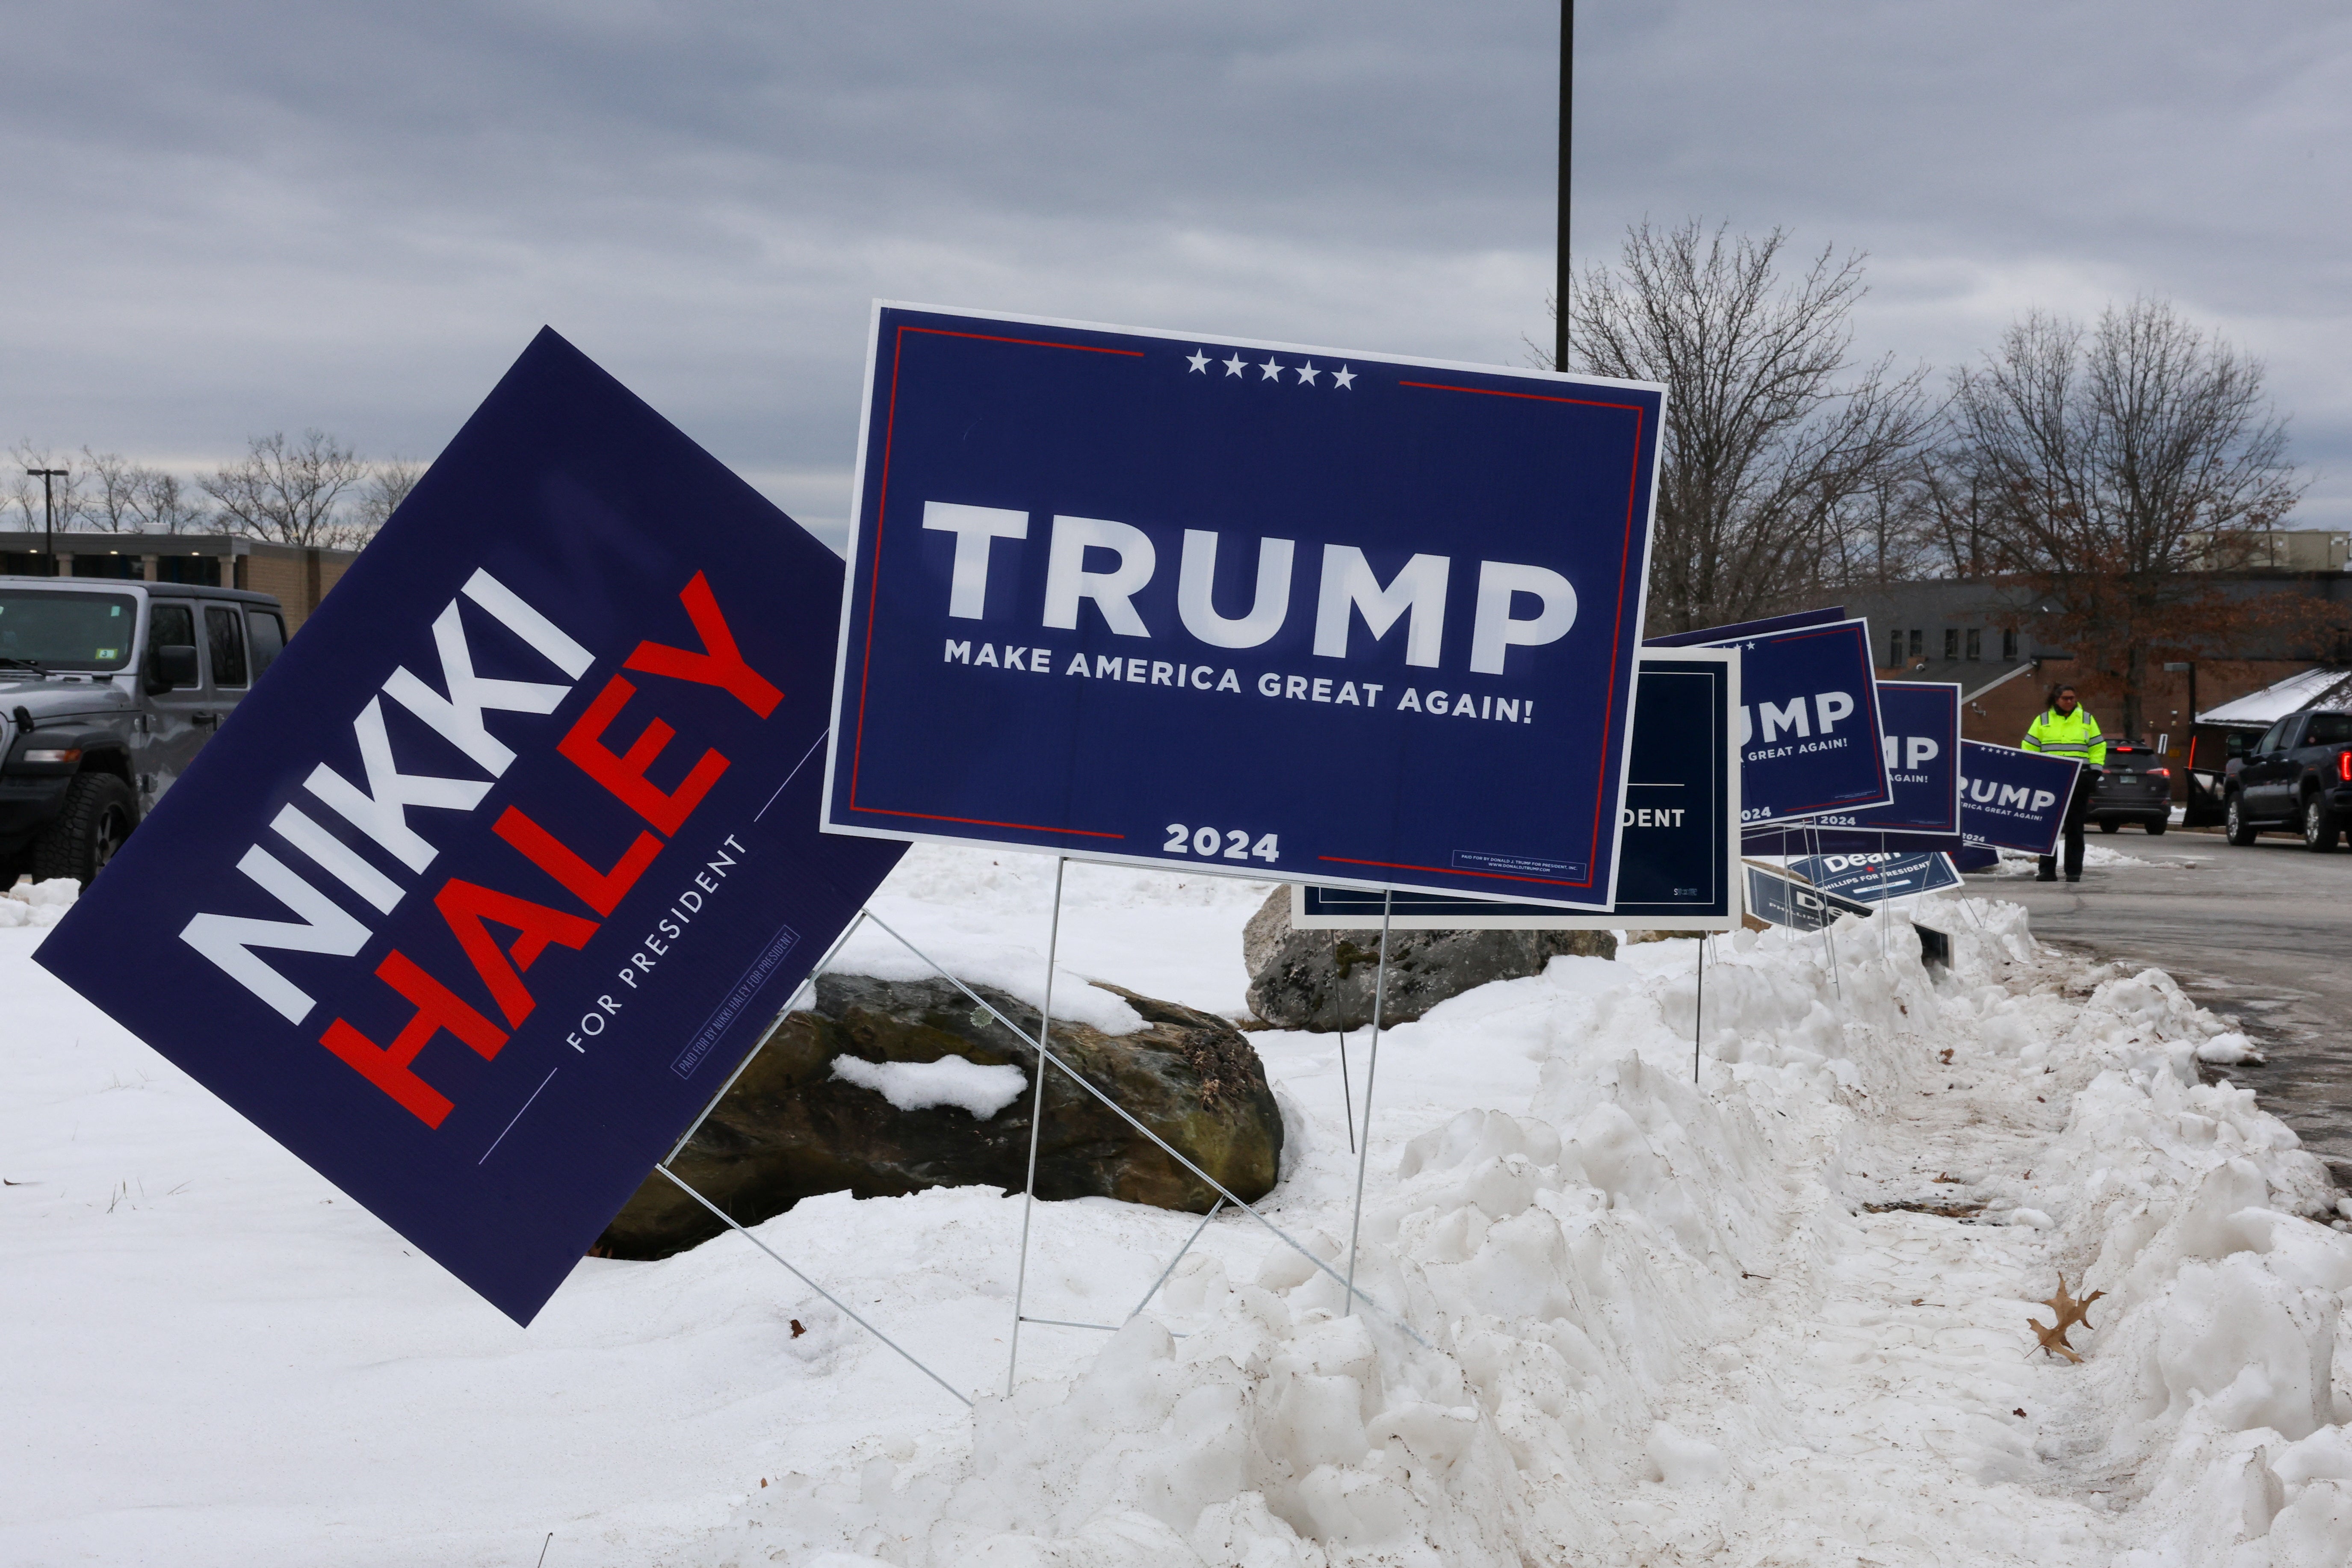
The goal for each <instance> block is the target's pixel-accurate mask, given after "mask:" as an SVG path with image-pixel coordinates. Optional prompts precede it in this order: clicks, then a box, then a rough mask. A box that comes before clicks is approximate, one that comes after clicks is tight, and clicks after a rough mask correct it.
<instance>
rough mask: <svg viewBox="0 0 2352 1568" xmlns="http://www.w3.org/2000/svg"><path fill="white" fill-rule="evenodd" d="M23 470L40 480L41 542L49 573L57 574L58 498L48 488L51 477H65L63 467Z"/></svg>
mask: <svg viewBox="0 0 2352 1568" xmlns="http://www.w3.org/2000/svg"><path fill="white" fill-rule="evenodd" d="M25 472H26V474H28V475H30V476H31V477H32V478H34V479H38V480H40V481H41V543H42V545H43V546H44V547H45V548H46V549H47V552H48V557H49V575H50V576H52V577H54V576H56V575H57V574H58V500H57V496H56V494H55V493H54V492H53V491H51V489H49V481H50V480H51V479H64V478H65V477H66V473H67V470H66V469H64V468H26V470H25Z"/></svg>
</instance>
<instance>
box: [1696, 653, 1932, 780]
mask: <svg viewBox="0 0 2352 1568" xmlns="http://www.w3.org/2000/svg"><path fill="white" fill-rule="evenodd" d="M1786 618H1793V619H1797V620H1801V621H1803V620H1807V619H1808V617H1804V616H1796V617H1786ZM1773 624H1777V623H1765V622H1757V623H1753V624H1752V625H1751V626H1748V627H1740V626H1717V627H1715V628H1713V629H1712V630H1710V631H1707V632H1705V633H1695V634H1689V635H1691V636H1703V637H1706V643H1705V644H1704V645H1703V646H1705V647H1736V648H1738V650H1739V656H1740V659H1739V689H1740V710H1739V721H1738V725H1737V726H1736V728H1737V732H1738V737H1739V744H1740V756H1741V762H1742V770H1741V774H1740V785H1739V815H1740V817H1741V820H1743V821H1744V822H1746V823H1748V826H1751V827H1755V826H1760V825H1762V824H1767V823H1780V822H1788V821H1790V820H1792V819H1796V818H1811V817H1818V816H1824V815H1848V814H1851V813H1853V812H1857V811H1860V810H1861V809H1863V808H1864V807H1865V806H1874V805H1885V804H1886V802H1887V801H1888V800H1889V799H1890V795H1889V791H1888V789H1887V783H1886V766H1885V760H1884V759H1883V757H1882V756H1881V754H1880V752H1879V747H1878V737H1879V733H1880V721H1879V711H1878V682H1877V676H1876V671H1875V669H1874V666H1873V665H1872V663H1871V655H1870V623H1869V622H1868V621H1864V620H1851V621H1831V622H1825V623H1814V624H1808V625H1802V626H1787V627H1783V628H1782V629H1780V630H1769V629H1759V628H1761V627H1765V626H1769V625H1773Z"/></svg>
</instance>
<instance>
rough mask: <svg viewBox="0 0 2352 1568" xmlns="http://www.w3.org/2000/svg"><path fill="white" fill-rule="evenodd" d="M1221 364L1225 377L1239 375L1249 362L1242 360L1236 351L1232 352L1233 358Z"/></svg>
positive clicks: (1239, 353) (1239, 352) (1238, 351)
mask: <svg viewBox="0 0 2352 1568" xmlns="http://www.w3.org/2000/svg"><path fill="white" fill-rule="evenodd" d="M1248 363H1249V361H1247V360H1245V359H1244V358H1242V356H1241V351H1240V350H1239V349H1236V350H1234V357H1233V358H1231V359H1229V360H1225V361H1223V364H1224V367H1225V374H1227V375H1239V374H1241V373H1242V371H1243V369H1244V367H1245V366H1246V365H1248Z"/></svg>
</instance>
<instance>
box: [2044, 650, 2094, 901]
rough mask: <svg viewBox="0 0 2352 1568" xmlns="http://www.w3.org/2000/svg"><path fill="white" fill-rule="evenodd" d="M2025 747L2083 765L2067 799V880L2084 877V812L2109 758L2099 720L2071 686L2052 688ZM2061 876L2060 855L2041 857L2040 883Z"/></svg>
mask: <svg viewBox="0 0 2352 1568" xmlns="http://www.w3.org/2000/svg"><path fill="white" fill-rule="evenodd" d="M2025 749H2026V750H2027V751H2029V752H2048V753H2049V754H2050V755H2052V756H2053V757H2072V758H2074V760H2075V761H2076V762H2078V763H2082V764H2083V771H2082V772H2081V773H2077V774H2075V775H2074V795H2073V797H2072V798H2070V799H2069V800H2068V801H2067V802H2066V828H2065V832H2066V879H2067V880H2068V881H2070V882H2079V881H2081V880H2082V879H2083V814H2084V811H2086V810H2087V809H2089V807H2090V804H2091V786H2092V784H2093V783H2094V782H2095V781H2096V779H2097V778H2098V776H2099V769H2100V768H2101V767H2102V766H2103V765H2104V764H2105V763H2106V760H2107V742H2106V741H2105V738H2104V737H2103V736H2101V735H2100V733H2099V721H2097V720H2096V719H2094V718H2092V717H2091V715H2090V712H2089V710H2086V709H2084V706H2083V704H2082V700H2081V699H2079V698H2078V697H2076V696H2075V695H2074V688H2073V687H2071V686H2053V687H2052V688H2051V689H2050V702H2049V705H2048V706H2047V707H2045V708H2044V709H2042V711H2041V712H2040V713H2038V714H2036V715H2035V716H2034V720H2033V723H2032V726H2031V727H2030V728H2029V729H2027V731H2025ZM2057 879H2058V858H2057V857H2056V856H2055V855H2044V856H2043V857H2042V874H2041V875H2040V876H2038V877H2036V878H2035V879H2034V880H2035V881H2037V882H2054V881H2056V880H2057Z"/></svg>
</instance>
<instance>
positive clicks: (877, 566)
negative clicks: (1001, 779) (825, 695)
mask: <svg viewBox="0 0 2352 1568" xmlns="http://www.w3.org/2000/svg"><path fill="white" fill-rule="evenodd" d="M908 332H921V333H923V334H925V335H927V336H929V337H935V338H971V339H973V340H975V341H977V342H987V343H1015V344H1018V345H1019V346H1021V347H1023V348H1034V349H1070V350H1074V351H1076V353H1089V354H1117V355H1120V356H1122V357H1124V358H1128V359H1141V358H1142V357H1143V351H1142V350H1140V349H1107V348H1097V347H1096V346H1094V345H1093V344H1090V343H1055V342H1045V341H1044V340H1043V339H1039V338H1006V337H997V336H994V335H992V334H991V333H988V332H959V331H950V330H949V329H947V328H945V327H910V326H907V325H904V324H901V325H900V326H899V328H898V332H897V334H896V335H895V336H894V337H893V338H892V339H891V342H890V404H889V412H888V413H887V415H885V416H883V421H882V482H881V485H880V486H879V487H878V489H877V492H876V495H875V498H874V580H873V582H872V583H870V584H867V586H866V647H865V652H864V654H863V656H862V658H861V660H860V662H859V665H858V670H857V727H856V735H855V737H854V738H853V739H852V741H851V742H850V747H849V809H850V810H852V811H862V812H871V813H873V814H874V815H876V816H910V817H914V818H917V819H919V820H920V821H925V822H967V823H970V824H971V825H972V826H976V827H1017V828H1021V829H1024V831H1027V832H1032V833H1073V834H1077V835H1080V836H1082V837H1087V838H1124V837H1127V835H1126V834H1124V833H1098V832H1096V831H1095V830H1094V829H1092V828H1087V827H1041V826H1037V825H1036V824H1034V823H1028V822H989V821H987V820H985V819H983V818H981V817H977V816H934V815H932V814H930V813H929V812H921V811H892V810H889V809H888V808H887V807H884V806H878V805H858V804H857V771H858V765H859V763H861V762H862V761H863V760H864V758H865V754H866V682H867V681H868V680H869V679H871V678H872V676H873V673H874V606H875V605H876V603H877V601H878V600H879V599H880V598H881V595H882V525H883V523H884V522H885V521H887V519H888V516H889V511H890V445H891V441H892V440H893V438H894V437H896V436H897V434H898V371H899V366H900V361H901V358H902V356H903V355H904V353H905V352H906V347H907V334H908Z"/></svg>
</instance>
